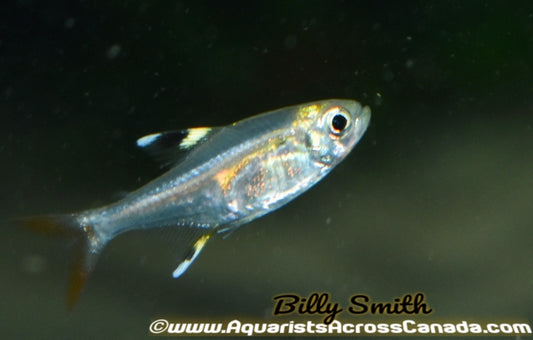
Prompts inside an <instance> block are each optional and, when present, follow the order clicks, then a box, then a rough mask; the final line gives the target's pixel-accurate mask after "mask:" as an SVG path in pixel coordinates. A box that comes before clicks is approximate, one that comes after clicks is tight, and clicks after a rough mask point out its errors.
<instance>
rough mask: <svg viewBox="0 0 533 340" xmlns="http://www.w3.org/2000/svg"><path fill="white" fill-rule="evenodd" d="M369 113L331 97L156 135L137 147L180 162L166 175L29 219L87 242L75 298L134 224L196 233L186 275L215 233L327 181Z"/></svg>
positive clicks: (182, 266) (184, 264) (75, 274)
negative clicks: (115, 197)
mask: <svg viewBox="0 0 533 340" xmlns="http://www.w3.org/2000/svg"><path fill="white" fill-rule="evenodd" d="M369 121H370V109H369V108H368V107H363V106H361V105H360V104H359V103H358V102H356V101H353V100H344V99H331V100H322V101H317V102H312V103H306V104H301V105H296V106H291V107H285V108H282V109H278V110H275V111H271V112H267V113H263V114H260V115H257V116H253V117H250V118H248V119H244V120H242V121H239V122H236V123H233V124H231V125H228V126H223V127H216V128H205V127H204V128H193V129H187V130H183V131H167V132H161V133H155V134H151V135H148V136H145V137H143V138H140V139H139V140H138V141H137V145H138V146H139V147H140V148H143V149H146V150H147V151H148V152H150V153H152V154H154V155H155V156H156V157H159V158H162V159H164V160H166V161H167V162H168V161H170V162H174V165H173V167H172V168H171V169H170V170H168V171H167V172H166V173H164V174H163V175H161V176H160V177H158V178H156V179H154V180H153V181H151V182H149V183H147V184H146V185H144V186H143V187H141V188H139V189H138V190H136V191H134V192H132V193H130V194H128V195H127V196H126V197H124V198H123V199H122V200H119V201H117V202H115V203H112V204H110V205H107V206H104V207H101V208H97V209H92V210H87V211H82V212H79V213H74V214H68V215H59V216H50V217H45V218H36V219H28V220H27V221H26V224H27V225H29V226H31V227H34V228H36V229H41V230H45V231H55V230H64V231H67V232H71V233H74V234H76V235H77V237H78V238H79V239H81V240H82V250H81V253H80V258H79V260H78V261H76V268H75V269H74V271H73V276H72V277H71V289H70V292H69V303H70V304H73V303H74V301H75V300H76V298H77V296H78V294H79V293H80V291H81V288H82V286H83V283H84V282H85V280H86V278H87V276H88V274H89V273H90V272H91V270H92V269H93V267H94V264H95V262H96V258H97V256H98V254H99V253H100V252H101V250H102V249H103V248H104V246H105V245H106V244H107V243H108V242H109V241H110V240H112V239H113V238H114V237H116V236H117V235H119V234H121V233H124V232H127V231H130V230H139V229H153V228H174V229H176V230H177V232H178V234H179V235H181V236H183V237H186V238H189V239H190V241H188V243H189V244H190V247H189V249H188V251H186V252H184V254H185V255H184V257H183V258H182V259H181V262H180V264H179V265H178V267H177V268H176V270H175V271H174V272H173V276H174V277H179V276H180V275H181V274H183V273H184V272H185V271H186V270H187V268H188V267H189V265H190V264H191V263H192V262H193V261H194V259H195V258H196V257H197V256H198V254H199V253H200V251H201V249H202V248H203V247H204V245H205V244H206V242H207V240H209V238H210V237H211V236H212V235H213V234H214V233H228V232H231V231H233V230H235V229H236V228H238V227H239V226H241V225H243V224H245V223H247V222H250V221H252V220H254V219H256V218H258V217H260V216H263V215H265V214H267V213H269V212H271V211H273V210H275V209H277V208H279V207H281V206H283V205H284V204H286V203H288V202H289V201H291V200H292V199H294V198H295V197H297V196H298V195H300V194H301V193H302V192H304V191H306V190H307V189H309V188H310V187H312V186H313V185H314V184H315V183H317V182H318V181H319V180H320V179H322V178H323V177H324V176H325V175H326V174H327V173H329V172H330V170H331V169H333V167H335V165H337V164H338V163H339V162H340V161H342V160H343V159H344V158H345V157H346V155H347V154H348V153H349V152H350V151H351V150H352V149H353V147H354V146H355V145H356V143H357V142H358V141H359V140H360V138H361V137H362V135H363V133H364V132H365V130H366V128H367V126H368V124H369ZM185 153H186V154H185ZM180 157H181V160H176V159H178V158H180Z"/></svg>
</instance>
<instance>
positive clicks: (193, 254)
mask: <svg viewBox="0 0 533 340" xmlns="http://www.w3.org/2000/svg"><path fill="white" fill-rule="evenodd" d="M209 238H211V233H209V234H205V235H203V236H201V237H200V238H199V239H198V240H197V241H196V242H195V243H194V245H193V246H192V248H191V250H190V251H189V253H188V254H187V255H186V256H185V259H183V261H182V262H181V263H180V264H179V265H178V267H177V268H176V270H174V272H173V273H172V277H174V278H175V279H177V278H178V277H180V276H181V275H182V274H183V273H185V271H186V270H187V269H188V268H189V266H190V265H191V264H192V263H193V262H194V260H196V258H197V257H198V254H200V252H201V251H202V249H203V248H204V247H205V245H206V243H207V241H208V240H209Z"/></svg>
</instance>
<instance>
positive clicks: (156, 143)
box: [137, 127, 220, 167]
mask: <svg viewBox="0 0 533 340" xmlns="http://www.w3.org/2000/svg"><path fill="white" fill-rule="evenodd" d="M218 129H220V128H210V127H198V128H190V129H186V130H175V131H164V132H157V133H152V134H149V135H146V136H144V137H141V138H139V139H138V140H137V146H138V147H140V148H142V149H144V150H146V151H147V152H148V153H149V154H150V155H151V156H152V157H154V158H155V159H156V160H157V161H159V162H160V163H161V166H162V167H165V166H169V165H172V164H174V163H176V162H177V161H178V160H179V159H180V158H181V157H183V155H185V154H186V153H187V152H188V151H191V150H192V149H194V148H195V147H196V146H198V145H200V144H203V143H204V142H205V141H206V140H208V139H209V136H211V135H212V134H213V132H214V131H217V130H218Z"/></svg>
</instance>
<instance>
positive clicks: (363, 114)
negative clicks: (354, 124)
mask: <svg viewBox="0 0 533 340" xmlns="http://www.w3.org/2000/svg"><path fill="white" fill-rule="evenodd" d="M370 112H371V111H370V107H368V106H365V107H361V105H359V115H358V117H357V119H358V120H360V123H359V124H360V125H361V128H363V129H364V130H366V128H367V127H368V125H369V124H370V116H371V115H372V114H371V113H370Z"/></svg>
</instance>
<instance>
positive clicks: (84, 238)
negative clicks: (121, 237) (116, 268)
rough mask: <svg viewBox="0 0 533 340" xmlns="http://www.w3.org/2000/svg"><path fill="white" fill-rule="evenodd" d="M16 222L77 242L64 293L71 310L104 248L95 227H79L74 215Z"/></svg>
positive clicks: (32, 218)
mask: <svg viewBox="0 0 533 340" xmlns="http://www.w3.org/2000/svg"><path fill="white" fill-rule="evenodd" d="M17 221H18V222H19V223H21V224H22V225H24V226H25V227H27V228H29V229H31V230H34V231H37V232H40V233H44V234H47V235H51V236H64V237H68V238H71V239H75V240H76V241H77V244H76V248H77V255H76V257H75V258H74V261H73V262H72V270H71V274H70V278H69V285H68V291H67V308H68V310H71V309H72V308H73V307H74V305H75V304H76V301H77V300H78V297H79V296H80V293H81V291H82V289H83V286H84V284H85V281H87V278H88V277H89V274H90V273H91V272H92V270H93V269H94V265H95V264H96V260H97V258H98V254H99V253H100V250H101V249H102V247H103V242H102V240H100V237H99V235H98V233H97V232H96V231H95V229H94V226H92V225H82V224H81V223H80V222H79V220H78V215H76V214H68V215H52V216H38V217H29V218H22V219H19V220H17Z"/></svg>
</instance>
